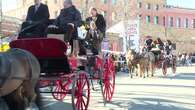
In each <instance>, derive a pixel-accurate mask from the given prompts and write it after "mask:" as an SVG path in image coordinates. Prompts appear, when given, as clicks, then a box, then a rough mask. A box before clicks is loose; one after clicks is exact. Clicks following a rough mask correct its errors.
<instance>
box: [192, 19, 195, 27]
mask: <svg viewBox="0 0 195 110" xmlns="http://www.w3.org/2000/svg"><path fill="white" fill-rule="evenodd" d="M192 24H193V28H195V19H193V23H192Z"/></svg>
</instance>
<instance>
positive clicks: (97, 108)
mask: <svg viewBox="0 0 195 110" xmlns="http://www.w3.org/2000/svg"><path fill="white" fill-rule="evenodd" d="M44 97H45V98H44V101H45V102H46V103H45V105H44V107H45V108H46V109H47V110H71V100H70V99H71V97H70V96H68V97H66V98H65V102H64V103H62V102H57V101H55V100H54V99H53V98H52V97H51V96H48V95H44ZM89 110H195V67H178V68H177V74H176V75H173V74H171V72H170V71H169V74H168V76H167V77H164V76H162V72H161V71H160V70H157V71H156V74H155V77H152V78H151V77H150V78H145V79H143V78H139V77H134V78H133V79H131V78H129V77H128V74H127V73H118V74H117V77H116V89H115V94H114V97H113V100H112V102H111V103H108V104H107V105H106V106H105V107H104V104H103V100H102V96H101V92H100V91H92V93H91V99H90V105H89Z"/></svg>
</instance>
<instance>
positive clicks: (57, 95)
mask: <svg viewBox="0 0 195 110" xmlns="http://www.w3.org/2000/svg"><path fill="white" fill-rule="evenodd" d="M55 83H56V84H55V85H54V87H53V90H52V96H53V98H54V99H56V100H58V101H63V100H64V97H65V96H66V90H68V86H67V87H65V88H63V84H62V81H61V80H58V81H56V82H55Z"/></svg>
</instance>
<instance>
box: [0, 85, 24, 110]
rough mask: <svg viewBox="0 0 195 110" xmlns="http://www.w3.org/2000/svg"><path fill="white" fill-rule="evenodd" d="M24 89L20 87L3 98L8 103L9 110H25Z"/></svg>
mask: <svg viewBox="0 0 195 110" xmlns="http://www.w3.org/2000/svg"><path fill="white" fill-rule="evenodd" d="M21 90H22V88H21V87H19V88H18V89H16V90H15V91H14V92H12V93H11V94H9V95H6V96H3V99H4V100H5V101H6V103H7V105H8V107H9V110H25V105H24V103H25V102H24V100H22V97H21V94H22V91H21Z"/></svg>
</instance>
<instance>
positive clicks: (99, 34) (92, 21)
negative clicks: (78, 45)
mask: <svg viewBox="0 0 195 110" xmlns="http://www.w3.org/2000/svg"><path fill="white" fill-rule="evenodd" d="M90 14H91V16H90V17H88V18H87V19H86V22H87V23H88V24H89V34H88V36H87V38H86V39H87V40H88V41H89V40H90V41H92V46H93V49H94V50H93V51H94V52H96V54H98V53H100V52H101V43H102V40H103V38H104V37H105V32H106V21H105V19H104V17H103V15H101V14H99V13H98V11H97V9H96V8H91V9H90Z"/></svg>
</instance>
